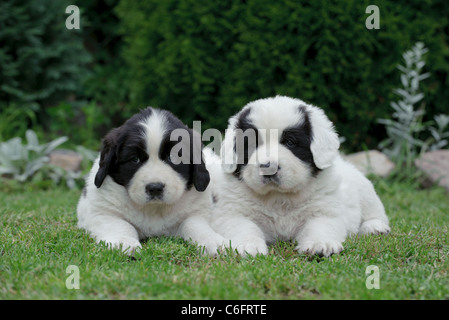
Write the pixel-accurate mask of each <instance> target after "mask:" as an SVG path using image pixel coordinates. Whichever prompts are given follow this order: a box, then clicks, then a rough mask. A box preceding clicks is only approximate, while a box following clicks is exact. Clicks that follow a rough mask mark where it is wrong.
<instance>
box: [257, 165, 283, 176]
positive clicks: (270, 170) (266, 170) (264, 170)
mask: <svg viewBox="0 0 449 320" xmlns="http://www.w3.org/2000/svg"><path fill="white" fill-rule="evenodd" d="M259 168H260V173H261V174H262V175H264V176H271V175H275V174H276V173H277V172H278V170H279V169H280V168H281V167H280V166H279V165H278V164H277V163H275V162H273V163H272V162H271V161H268V162H266V163H261V164H259Z"/></svg>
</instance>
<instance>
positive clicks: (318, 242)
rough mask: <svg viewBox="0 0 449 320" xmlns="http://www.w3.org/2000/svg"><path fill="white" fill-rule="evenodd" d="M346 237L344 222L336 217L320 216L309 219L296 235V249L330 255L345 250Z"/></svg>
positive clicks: (308, 252) (302, 251)
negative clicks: (343, 243)
mask: <svg viewBox="0 0 449 320" xmlns="http://www.w3.org/2000/svg"><path fill="white" fill-rule="evenodd" d="M345 238H346V228H345V227H344V223H343V222H342V221H339V220H338V219H336V218H329V217H319V218H313V219H311V220H309V221H307V222H306V223H305V225H304V227H303V228H302V229H301V231H300V232H299V234H298V235H297V237H296V240H297V241H298V246H297V247H296V250H298V251H299V252H301V253H307V254H318V255H320V256H326V257H329V256H330V255H332V254H334V253H339V252H340V251H342V250H343V245H342V242H343V241H344V240H345Z"/></svg>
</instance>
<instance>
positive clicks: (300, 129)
mask: <svg viewBox="0 0 449 320" xmlns="http://www.w3.org/2000/svg"><path fill="white" fill-rule="evenodd" d="M298 111H299V113H300V114H302V115H303V116H304V121H303V123H302V124H300V125H298V126H294V127H289V128H286V129H285V130H284V131H283V132H282V136H281V140H280V143H281V144H283V145H284V147H286V148H287V149H289V150H290V151H291V152H292V153H293V154H294V155H295V156H296V157H297V158H298V159H300V160H301V161H303V162H305V163H307V164H308V165H309V167H310V169H311V170H312V175H313V176H316V175H317V174H318V172H319V171H320V169H319V168H318V167H317V166H316V165H315V162H314V161H313V154H312V151H311V150H310V144H311V143H312V139H313V131H312V125H311V124H310V118H309V114H308V112H307V110H306V109H305V107H304V106H299V109H298Z"/></svg>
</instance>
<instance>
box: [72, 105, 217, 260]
mask: <svg viewBox="0 0 449 320" xmlns="http://www.w3.org/2000/svg"><path fill="white" fill-rule="evenodd" d="M175 133H177V134H175ZM183 134H185V135H187V139H183V138H182V135H183ZM185 135H184V136H185ZM195 136H196V133H194V131H193V130H191V129H189V128H187V127H186V126H185V125H184V124H183V123H182V122H181V121H180V120H179V119H177V118H176V117H175V116H174V115H173V114H171V113H170V112H168V111H165V110H160V109H154V108H150V107H148V108H146V109H144V110H142V111H141V112H140V113H138V114H136V115H134V116H133V117H131V118H130V119H129V120H128V121H126V122H125V123H124V124H123V125H122V126H121V127H118V128H115V129H113V130H111V131H110V132H109V133H108V134H107V135H106V137H105V138H104V139H103V146H102V150H101V154H100V156H99V157H98V158H97V160H96V161H95V163H94V165H93V167H92V169H91V171H90V173H89V175H88V177H87V179H86V186H85V189H84V190H83V194H82V196H81V198H80V200H79V203H78V207H77V214H78V226H79V227H80V228H83V229H85V230H87V231H88V232H89V233H90V234H91V236H92V237H93V238H95V240H96V241H97V242H100V241H104V242H105V243H106V244H108V245H109V246H110V247H112V248H118V247H121V248H122V250H124V251H126V252H127V253H129V254H132V253H133V252H134V251H135V250H136V249H140V248H141V244H140V241H139V240H141V239H144V238H147V237H151V236H161V235H167V236H168V235H173V236H180V237H182V238H184V239H186V240H191V241H193V242H195V243H197V244H198V245H200V246H203V247H205V249H206V251H207V253H209V254H211V255H213V254H216V253H217V249H218V248H219V247H220V246H221V245H222V244H223V243H224V242H225V241H224V238H223V237H222V236H220V235H218V234H217V233H215V232H214V231H213V230H212V229H211V227H210V223H209V219H210V216H211V206H212V194H211V191H210V188H207V187H208V184H209V182H210V176H209V172H208V169H207V168H206V164H205V160H204V157H203V154H202V152H201V140H198V141H197V140H195V138H194V137H195ZM196 142H198V143H196ZM195 146H197V149H196V150H195ZM174 150H175V151H176V152H173V151H174ZM182 153H184V154H182ZM189 153H190V154H189ZM178 156H179V157H181V158H183V159H184V160H186V159H187V161H179V158H178ZM207 156H208V157H213V155H212V153H208V155H207ZM174 158H176V159H174Z"/></svg>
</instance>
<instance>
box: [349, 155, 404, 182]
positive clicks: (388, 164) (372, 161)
mask: <svg viewBox="0 0 449 320" xmlns="http://www.w3.org/2000/svg"><path fill="white" fill-rule="evenodd" d="M343 158H344V159H345V160H347V161H349V162H350V163H352V164H353V165H354V166H356V167H357V168H358V169H359V170H360V171H361V172H362V173H363V174H364V175H367V174H375V175H377V176H380V177H387V176H388V175H389V174H390V173H391V171H393V169H394V167H395V164H394V163H393V161H391V160H390V159H389V158H388V157H387V156H386V155H385V154H384V153H382V152H380V151H377V150H368V151H361V152H357V153H353V154H349V155H343Z"/></svg>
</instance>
